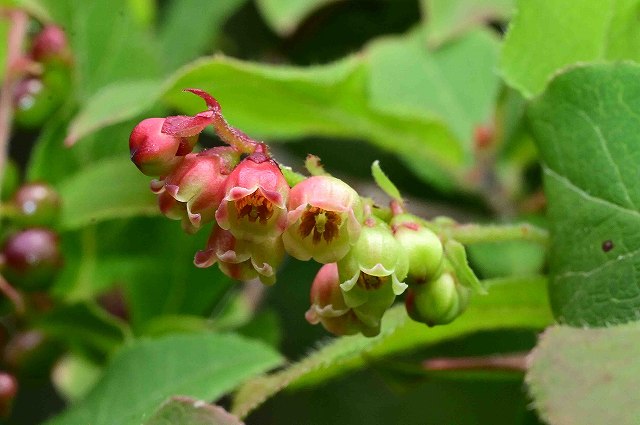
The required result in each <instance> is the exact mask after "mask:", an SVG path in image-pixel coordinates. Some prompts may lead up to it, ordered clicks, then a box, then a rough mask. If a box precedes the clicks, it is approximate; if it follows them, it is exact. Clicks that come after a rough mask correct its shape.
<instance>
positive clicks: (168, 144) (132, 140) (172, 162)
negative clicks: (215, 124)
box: [129, 118, 198, 177]
mask: <svg viewBox="0 0 640 425" xmlns="http://www.w3.org/2000/svg"><path fill="white" fill-rule="evenodd" d="M164 120H165V119H164V118H147V119H146V120H143V121H141V122H140V123H139V124H138V125H137V126H136V127H135V128H134V129H133V131H132V132H131V136H130V137H129V151H130V153H131V161H133V163H134V164H135V165H136V167H138V169H139V170H140V171H142V173H143V174H145V175H147V176H154V177H157V176H164V175H166V174H167V173H169V172H171V171H172V170H173V169H174V168H176V167H177V166H178V164H179V163H180V162H181V160H182V158H181V157H180V156H177V155H178V153H179V152H178V151H179V150H180V153H182V155H185V154H186V153H188V152H191V150H192V149H193V147H194V146H195V144H196V142H197V138H198V136H191V137H177V136H170V135H168V134H164V133H162V125H163V123H164Z"/></svg>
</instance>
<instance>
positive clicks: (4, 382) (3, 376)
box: [0, 372, 18, 418]
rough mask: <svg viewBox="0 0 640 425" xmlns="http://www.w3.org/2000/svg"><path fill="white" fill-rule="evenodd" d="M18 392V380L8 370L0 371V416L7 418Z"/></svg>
mask: <svg viewBox="0 0 640 425" xmlns="http://www.w3.org/2000/svg"><path fill="white" fill-rule="evenodd" d="M17 393H18V381H17V380H16V378H15V377H14V376H13V375H11V374H9V373H6V372H0V418H7V417H9V415H10V414H11V408H12V406H13V400H14V399H15V398H16V394H17Z"/></svg>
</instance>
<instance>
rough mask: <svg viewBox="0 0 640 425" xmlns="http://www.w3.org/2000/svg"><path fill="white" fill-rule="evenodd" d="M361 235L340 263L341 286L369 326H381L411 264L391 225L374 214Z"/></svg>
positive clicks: (355, 309)
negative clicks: (385, 313) (379, 219)
mask: <svg viewBox="0 0 640 425" xmlns="http://www.w3.org/2000/svg"><path fill="white" fill-rule="evenodd" d="M368 222H370V224H371V225H366V224H365V225H364V226H363V227H362V233H361V235H360V239H358V242H357V243H356V244H355V246H354V247H353V248H352V249H351V251H350V252H349V253H348V254H347V256H346V257H345V258H343V259H342V260H341V261H340V262H339V263H338V270H339V275H340V282H341V284H340V287H341V288H342V291H343V293H344V298H345V302H346V304H347V305H348V306H349V307H351V308H352V309H353V310H354V311H355V313H356V315H357V316H358V318H360V320H362V321H363V322H364V323H366V324H367V325H368V326H371V327H373V326H379V325H380V320H381V319H382V316H383V314H384V312H385V311H386V310H387V309H388V308H389V307H390V306H391V304H393V301H394V299H395V297H396V295H400V294H402V293H403V292H404V290H405V289H406V288H407V285H406V284H405V283H404V282H403V280H404V279H405V278H406V276H407V270H408V268H409V266H408V261H407V257H406V254H405V252H404V249H403V248H402V246H401V245H400V244H399V243H398V242H397V241H396V240H395V238H394V237H393V234H392V233H391V229H390V228H389V226H388V225H387V224H386V223H384V222H382V221H376V220H375V219H373V218H371V220H368Z"/></svg>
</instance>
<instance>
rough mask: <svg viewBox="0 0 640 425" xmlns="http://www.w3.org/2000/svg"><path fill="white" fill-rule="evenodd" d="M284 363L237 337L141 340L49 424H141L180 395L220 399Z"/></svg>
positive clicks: (204, 335) (266, 351)
mask: <svg viewBox="0 0 640 425" xmlns="http://www.w3.org/2000/svg"><path fill="white" fill-rule="evenodd" d="M281 362H282V358H281V357H280V355H279V354H278V353H276V352H275V351H273V350H272V349H271V348H269V347H267V346H266V345H263V344H261V343H257V342H254V341H250V340H246V339H243V338H240V337H238V336H235V335H218V334H199V335H181V336H170V337H166V338H162V339H156V340H141V341H139V342H136V343H135V344H133V345H131V346H129V347H127V348H125V349H123V350H122V351H121V352H120V353H119V354H118V355H117V356H116V357H115V358H114V359H113V362H112V363H111V364H110V365H109V366H108V367H107V369H106V370H105V373H104V375H103V378H102V380H101V381H100V382H99V383H98V384H97V385H96V386H95V387H94V388H93V390H92V391H91V392H90V393H89V394H88V396H87V397H86V398H85V399H84V400H83V401H82V402H80V403H78V404H76V405H74V406H73V407H72V408H70V409H69V410H68V411H67V412H66V413H63V414H62V415H61V416H59V417H57V418H54V419H53V420H51V421H49V422H47V424H48V425H75V424H77V425H86V424H92V425H112V424H118V425H138V424H140V423H141V421H142V420H144V418H145V417H146V416H148V415H150V414H151V413H152V412H153V410H154V408H155V407H156V406H158V405H159V404H160V403H161V402H162V401H163V400H165V399H166V398H168V397H170V396H172V395H174V394H180V395H184V396H188V397H194V398H196V399H203V400H214V399H216V398H218V397H220V396H221V395H223V394H224V393H226V392H228V391H230V390H232V389H233V388H235V387H236V386H237V385H238V384H240V383H241V382H243V381H245V380H246V379H247V378H250V377H251V376H253V375H255V374H257V373H261V372H264V371H266V370H268V369H271V368H273V367H275V366H278V365H279V364H280V363H281Z"/></svg>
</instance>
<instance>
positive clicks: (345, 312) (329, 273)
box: [305, 263, 380, 336]
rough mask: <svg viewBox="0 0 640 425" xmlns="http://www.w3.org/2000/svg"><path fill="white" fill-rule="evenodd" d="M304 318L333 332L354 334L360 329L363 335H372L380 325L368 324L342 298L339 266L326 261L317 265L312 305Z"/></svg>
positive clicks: (336, 333) (312, 290) (375, 333)
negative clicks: (318, 268) (318, 267)
mask: <svg viewBox="0 0 640 425" xmlns="http://www.w3.org/2000/svg"><path fill="white" fill-rule="evenodd" d="M305 318H306V319H307V321H308V322H309V323H311V324H312V325H316V324H318V323H321V324H322V326H323V327H324V328H325V329H326V330H327V331H329V332H331V333H332V334H334V335H339V336H340V335H354V334H357V333H359V332H361V333H362V334H363V335H365V336H375V335H377V334H378V333H379V332H380V327H379V326H377V327H369V326H367V325H366V324H365V323H363V322H362V321H361V320H360V319H359V318H358V316H357V315H356V313H355V312H354V311H353V310H352V309H351V308H350V307H349V306H347V304H346V303H345V301H344V296H343V294H342V290H341V289H340V279H339V276H338V266H337V264H336V263H328V264H325V265H324V266H322V267H321V268H320V270H319V271H318V274H317V275H316V277H315V278H314V279H313V283H312V285H311V307H310V308H309V310H307V312H306V313H305Z"/></svg>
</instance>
